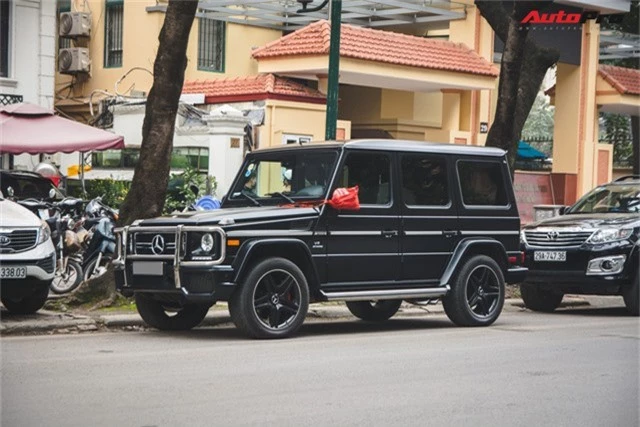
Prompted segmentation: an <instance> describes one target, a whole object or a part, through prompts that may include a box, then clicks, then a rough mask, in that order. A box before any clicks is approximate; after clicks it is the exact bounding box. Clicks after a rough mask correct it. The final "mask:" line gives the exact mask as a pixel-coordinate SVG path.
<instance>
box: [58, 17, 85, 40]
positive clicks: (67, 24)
mask: <svg viewBox="0 0 640 427" xmlns="http://www.w3.org/2000/svg"><path fill="white" fill-rule="evenodd" d="M58 32H59V34H60V37H81V36H83V37H89V36H90V35H91V14H90V13H84V12H62V13H61V14H60V20H59V21H58Z"/></svg>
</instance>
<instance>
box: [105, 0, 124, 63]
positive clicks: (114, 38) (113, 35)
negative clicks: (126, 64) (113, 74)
mask: <svg viewBox="0 0 640 427" xmlns="http://www.w3.org/2000/svg"><path fill="white" fill-rule="evenodd" d="M105 7H106V10H105V27H104V33H105V34H104V66H105V67H107V68H108V67H122V24H123V16H124V13H123V12H124V1H123V0H106V3H105Z"/></svg>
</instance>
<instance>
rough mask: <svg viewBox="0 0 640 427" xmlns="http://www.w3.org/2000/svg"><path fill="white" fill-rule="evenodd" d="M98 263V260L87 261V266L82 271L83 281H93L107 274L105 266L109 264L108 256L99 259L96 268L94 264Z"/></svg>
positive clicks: (109, 258)
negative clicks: (98, 263)
mask: <svg viewBox="0 0 640 427" xmlns="http://www.w3.org/2000/svg"><path fill="white" fill-rule="evenodd" d="M97 262H98V258H97V257H96V258H94V259H92V260H91V261H89V264H87V269H86V270H85V271H84V281H85V282H86V281H87V280H89V279H95V278H97V277H100V276H102V275H103V274H104V273H106V272H107V266H108V265H109V264H110V263H111V257H110V256H104V255H103V256H102V257H101V258H100V265H98V266H97V267H96V263H97Z"/></svg>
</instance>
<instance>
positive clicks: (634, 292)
mask: <svg viewBox="0 0 640 427" xmlns="http://www.w3.org/2000/svg"><path fill="white" fill-rule="evenodd" d="M638 281H640V274H638V273H637V272H636V277H635V279H634V281H633V283H632V284H631V286H629V287H628V288H627V289H626V290H625V292H624V294H623V295H622V297H623V298H624V305H625V306H626V307H627V311H628V312H629V313H631V315H633V316H638V303H639V301H638V300H639V299H640V294H639V293H638V286H640V285H638Z"/></svg>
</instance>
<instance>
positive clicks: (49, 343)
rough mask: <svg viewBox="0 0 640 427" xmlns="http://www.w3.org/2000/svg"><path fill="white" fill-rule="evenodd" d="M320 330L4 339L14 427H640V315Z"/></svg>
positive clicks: (5, 390) (7, 400)
mask: <svg viewBox="0 0 640 427" xmlns="http://www.w3.org/2000/svg"><path fill="white" fill-rule="evenodd" d="M614 301H615V303H613V304H612V305H611V306H606V304H605V306H602V307H598V308H580V309H567V310H563V311H560V312H557V313H555V314H552V315H549V314H539V313H530V312H527V311H521V312H518V311H517V310H515V311H514V310H511V311H508V312H505V313H503V315H502V316H501V317H500V319H499V320H498V322H497V323H496V324H495V325H494V326H492V327H489V328H476V329H469V328H457V327H454V326H452V324H451V323H450V322H449V321H448V320H447V319H446V317H445V316H443V315H440V314H438V315H427V316H425V317H424V318H401V319H400V318H399V319H392V320H391V321H389V322H387V323H385V324H381V325H380V324H379V325H371V324H366V323H363V322H360V321H357V320H338V321H327V320H325V321H318V322H311V323H307V324H305V325H304V326H303V328H302V330H301V332H300V333H299V335H298V336H297V337H296V338H293V339H288V340H281V341H255V340H247V339H244V338H243V337H242V336H240V335H239V333H238V332H237V331H236V330H235V329H234V328H233V327H231V326H229V327H226V326H222V327H220V326H219V327H215V328H202V329H197V330H193V331H190V332H187V333H160V332H155V331H147V332H115V333H114V332H111V333H97V334H82V335H75V336H69V335H64V336H39V337H4V338H2V340H1V341H0V344H1V347H2V349H1V354H2V383H1V393H2V394H1V400H2V413H1V423H2V427H9V426H45V425H46V426H83V427H85V426H136V427H141V426H183V425H189V426H231V425H259V426H265V425H277V426H338V425H339V426H344V425H353V426H390V425H394V426H410V425H415V426H418V425H419V426H425V425H433V426H449V425H455V426H459V425H473V426H503V425H504V426H554V427H556V426H581V427H585V426H638V425H639V415H638V413H639V409H638V408H639V406H640V401H639V391H638V389H639V381H640V380H639V372H638V371H639V364H640V362H639V360H640V358H639V355H640V349H639V344H640V340H639V339H640V333H639V322H638V318H634V317H629V316H626V314H625V311H624V309H623V308H622V305H621V304H620V302H619V301H618V300H614Z"/></svg>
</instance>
